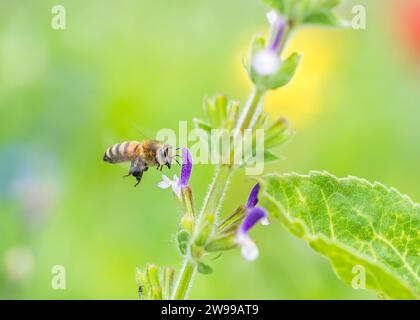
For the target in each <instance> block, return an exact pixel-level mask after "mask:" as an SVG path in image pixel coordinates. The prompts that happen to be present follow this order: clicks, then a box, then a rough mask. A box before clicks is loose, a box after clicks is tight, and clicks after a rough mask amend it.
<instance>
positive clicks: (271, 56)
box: [252, 49, 281, 76]
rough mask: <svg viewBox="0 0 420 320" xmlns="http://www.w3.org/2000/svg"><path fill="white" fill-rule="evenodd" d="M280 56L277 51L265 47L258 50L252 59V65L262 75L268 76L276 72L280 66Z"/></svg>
mask: <svg viewBox="0 0 420 320" xmlns="http://www.w3.org/2000/svg"><path fill="white" fill-rule="evenodd" d="M280 63H281V62H280V58H279V57H278V56H277V54H276V52H275V51H273V50H270V49H264V50H261V51H259V52H257V53H256V54H255V56H254V58H253V59H252V67H253V68H254V69H255V71H256V72H257V73H258V74H259V75H260V76H268V75H272V74H274V73H276V71H277V70H278V69H279V67H280Z"/></svg>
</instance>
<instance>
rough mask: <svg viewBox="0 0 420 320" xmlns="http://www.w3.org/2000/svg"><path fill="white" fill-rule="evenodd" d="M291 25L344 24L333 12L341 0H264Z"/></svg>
mask: <svg viewBox="0 0 420 320" xmlns="http://www.w3.org/2000/svg"><path fill="white" fill-rule="evenodd" d="M264 2H266V3H267V4H268V5H269V6H270V7H272V8H273V9H276V10H277V11H279V12H280V14H282V15H283V16H285V17H287V19H288V20H290V21H292V22H293V25H295V26H296V25H300V24H302V25H304V24H315V25H321V26H336V27H340V26H343V25H344V24H343V23H342V22H341V20H340V19H339V18H337V16H336V15H335V13H334V9H335V8H336V7H337V6H339V5H340V4H341V2H342V1H341V0H264Z"/></svg>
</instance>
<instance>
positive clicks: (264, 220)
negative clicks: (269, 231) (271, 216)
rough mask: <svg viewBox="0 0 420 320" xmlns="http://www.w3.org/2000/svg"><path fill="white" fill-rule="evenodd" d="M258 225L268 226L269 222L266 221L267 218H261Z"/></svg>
mask: <svg viewBox="0 0 420 320" xmlns="http://www.w3.org/2000/svg"><path fill="white" fill-rule="evenodd" d="M260 223H261V224H262V225H263V226H268V225H269V224H270V220H268V218H267V217H264V218H261V220H260Z"/></svg>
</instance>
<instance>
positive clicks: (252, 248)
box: [236, 233, 259, 261]
mask: <svg viewBox="0 0 420 320" xmlns="http://www.w3.org/2000/svg"><path fill="white" fill-rule="evenodd" d="M236 242H237V243H238V245H239V246H240V247H241V254H242V256H243V257H244V258H245V259H246V260H248V261H253V260H255V259H257V258H258V255H259V252H258V247H257V245H256V244H255V242H254V241H252V239H251V238H250V237H249V236H248V235H247V234H246V233H239V234H238V235H237V236H236Z"/></svg>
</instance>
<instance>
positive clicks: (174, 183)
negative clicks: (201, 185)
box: [157, 174, 181, 198]
mask: <svg viewBox="0 0 420 320" xmlns="http://www.w3.org/2000/svg"><path fill="white" fill-rule="evenodd" d="M162 179H163V180H162V181H161V182H159V183H158V185H157V186H158V187H159V188H162V189H167V188H169V187H171V188H172V191H173V192H174V193H175V194H176V195H177V197H178V198H181V186H180V184H179V180H178V177H177V176H176V174H174V178H173V180H171V179H169V178H168V177H167V176H165V175H164V174H163V175H162Z"/></svg>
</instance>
